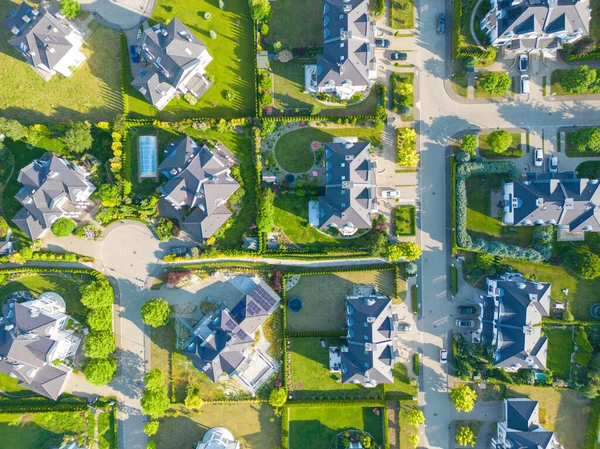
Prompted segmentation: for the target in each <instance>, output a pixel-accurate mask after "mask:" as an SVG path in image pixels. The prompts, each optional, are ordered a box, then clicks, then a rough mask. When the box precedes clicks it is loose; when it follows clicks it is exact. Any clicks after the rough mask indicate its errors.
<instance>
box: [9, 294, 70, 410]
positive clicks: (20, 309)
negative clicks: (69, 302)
mask: <svg viewBox="0 0 600 449" xmlns="http://www.w3.org/2000/svg"><path fill="white" fill-rule="evenodd" d="M2 314H3V317H2V319H0V326H1V327H0V372H2V373H5V374H8V375H9V376H11V377H15V378H17V379H18V380H19V385H21V386H23V387H25V388H28V389H29V390H31V391H34V392H35V393H38V394H41V395H42V396H46V397H48V398H51V399H54V400H56V399H58V397H59V396H60V395H61V394H62V392H63V390H64V388H65V385H66V383H67V380H68V379H69V376H70V374H71V369H70V368H68V367H66V366H64V365H62V364H61V363H60V362H64V361H65V359H67V358H69V357H72V356H74V355H75V354H76V352H77V350H78V348H79V346H80V343H81V340H80V339H79V338H78V337H76V336H75V335H74V334H73V333H72V332H71V331H69V330H67V322H68V320H69V319H70V317H69V315H67V312H66V305H65V301H64V299H63V298H62V297H61V296H60V295H58V294H57V293H54V292H46V293H42V294H41V295H40V296H39V297H38V298H36V299H31V300H29V301H25V302H22V303H19V302H17V300H16V299H14V298H9V299H7V300H6V301H5V303H4V305H3V307H2Z"/></svg>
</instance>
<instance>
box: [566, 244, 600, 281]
mask: <svg viewBox="0 0 600 449" xmlns="http://www.w3.org/2000/svg"><path fill="white" fill-rule="evenodd" d="M562 264H563V265H564V267H565V268H566V269H567V270H569V271H571V272H572V273H574V274H576V275H577V276H579V277H581V278H583V279H595V278H597V277H598V276H600V257H598V256H597V255H596V254H593V253H592V252H590V251H589V250H588V249H586V248H578V249H572V250H570V251H568V252H567V253H565V254H564V255H563V257H562Z"/></svg>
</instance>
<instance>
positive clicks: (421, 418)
mask: <svg viewBox="0 0 600 449" xmlns="http://www.w3.org/2000/svg"><path fill="white" fill-rule="evenodd" d="M406 419H407V421H408V423H409V424H410V425H411V426H415V427H417V426H418V425H419V424H425V415H424V414H423V412H422V411H421V410H419V409H416V408H413V409H411V410H409V411H408V413H407V414H406Z"/></svg>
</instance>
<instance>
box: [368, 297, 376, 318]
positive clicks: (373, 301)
mask: <svg viewBox="0 0 600 449" xmlns="http://www.w3.org/2000/svg"><path fill="white" fill-rule="evenodd" d="M367 304H369V305H370V306H371V305H373V304H375V300H374V299H373V298H369V299H367ZM374 322H375V317H374V316H369V317H367V323H374Z"/></svg>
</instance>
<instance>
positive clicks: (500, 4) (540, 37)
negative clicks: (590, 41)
mask: <svg viewBox="0 0 600 449" xmlns="http://www.w3.org/2000/svg"><path fill="white" fill-rule="evenodd" d="M490 5H491V10H490V11H489V12H488V13H487V14H486V16H485V17H484V18H483V19H482V20H481V29H482V30H483V31H485V32H486V33H487V35H488V36H489V39H490V43H491V44H492V45H493V46H495V47H498V48H500V49H501V50H502V51H503V53H504V56H505V57H514V56H516V55H517V54H522V53H531V52H538V53H541V54H542V55H543V56H545V57H549V58H556V56H557V51H558V50H559V49H561V48H562V47H563V45H565V44H572V43H573V42H575V41H576V40H578V39H580V38H582V37H583V36H587V35H588V34H589V31H590V17H591V10H590V2H589V0H490Z"/></svg>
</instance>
